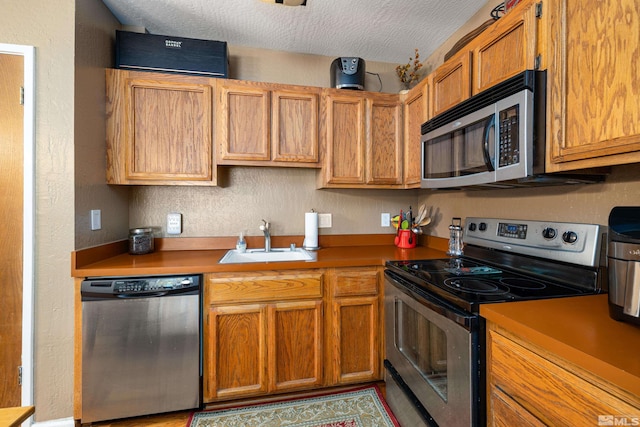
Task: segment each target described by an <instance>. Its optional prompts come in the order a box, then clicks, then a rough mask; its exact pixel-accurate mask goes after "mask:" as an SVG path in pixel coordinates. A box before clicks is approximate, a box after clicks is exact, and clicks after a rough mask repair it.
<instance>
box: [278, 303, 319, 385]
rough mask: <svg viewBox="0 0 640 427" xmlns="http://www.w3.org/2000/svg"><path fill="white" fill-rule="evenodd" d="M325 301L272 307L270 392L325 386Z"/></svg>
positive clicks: (283, 304)
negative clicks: (323, 378) (323, 374)
mask: <svg viewBox="0 0 640 427" xmlns="http://www.w3.org/2000/svg"><path fill="white" fill-rule="evenodd" d="M322 331H323V328H322V300H316V301H291V302H283V303H277V304H273V305H271V306H270V307H269V379H270V389H271V390H293V389H303V388H312V387H316V386H320V385H322Z"/></svg>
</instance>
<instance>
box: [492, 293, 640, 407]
mask: <svg viewBox="0 0 640 427" xmlns="http://www.w3.org/2000/svg"><path fill="white" fill-rule="evenodd" d="M608 310H609V309H608V305H607V295H606V294H600V295H590V296H579V297H571V298H556V299H548V300H536V301H522V302H512V303H502V304H485V305H483V306H481V308H480V315H481V316H482V317H484V318H485V319H487V320H489V321H491V322H493V323H495V324H497V325H498V326H500V327H502V328H504V329H506V330H507V331H509V332H511V333H513V334H515V335H517V336H519V337H521V338H522V339H524V340H525V341H528V342H531V343H532V344H535V345H537V346H539V347H542V348H543V349H545V350H547V351H549V352H551V353H553V354H555V355H557V356H559V357H560V358H562V359H564V360H566V361H568V362H570V363H572V364H574V365H576V366H578V367H580V368H582V369H585V370H586V371H588V372H590V373H591V374H593V375H596V376H598V377H600V378H602V379H604V380H606V381H609V382H611V383H613V384H615V385H616V386H618V387H620V388H622V389H623V390H626V391H628V392H629V393H631V394H633V395H635V396H637V397H638V401H640V327H638V326H634V325H630V324H627V323H622V322H618V321H615V320H613V319H611V318H610V317H609V311H608Z"/></svg>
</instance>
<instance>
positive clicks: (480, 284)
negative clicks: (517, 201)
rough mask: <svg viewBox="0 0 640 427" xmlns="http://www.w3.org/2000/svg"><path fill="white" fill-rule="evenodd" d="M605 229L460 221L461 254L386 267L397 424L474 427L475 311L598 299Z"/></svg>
mask: <svg viewBox="0 0 640 427" xmlns="http://www.w3.org/2000/svg"><path fill="white" fill-rule="evenodd" d="M604 234H605V227H602V226H599V225H595V224H575V223H561V222H550V221H526V220H511V219H508V220H507V219H496V218H475V217H473V218H467V219H466V221H465V226H464V238H463V241H464V255H462V256H458V257H450V258H443V259H431V260H420V261H389V262H387V264H386V270H385V278H386V280H385V328H386V332H385V333H386V359H385V368H386V372H385V380H386V382H387V399H388V400H389V404H390V406H391V408H392V410H394V413H395V414H396V415H398V416H399V419H400V422H401V424H402V425H411V426H419V425H428V426H438V425H439V426H442V427H444V426H446V427H455V426H483V425H485V422H486V414H485V406H486V399H485V367H484V365H485V346H484V339H485V337H484V335H485V330H484V320H483V319H482V318H481V317H480V316H479V314H478V313H479V311H480V305H481V304H494V303H501V302H506V301H525V300H532V299H543V298H561V297H569V296H579V295H592V294H596V293H601V292H604V291H606V282H605V280H606V274H605V273H604V271H603V270H604V267H603V266H604V265H605V255H604V253H603V248H604V245H603V242H606V238H605V235H604Z"/></svg>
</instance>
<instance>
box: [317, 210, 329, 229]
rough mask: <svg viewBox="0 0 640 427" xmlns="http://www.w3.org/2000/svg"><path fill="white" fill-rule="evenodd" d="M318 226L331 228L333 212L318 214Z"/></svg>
mask: <svg viewBox="0 0 640 427" xmlns="http://www.w3.org/2000/svg"><path fill="white" fill-rule="evenodd" d="M318 228H331V214H330V213H319V214H318Z"/></svg>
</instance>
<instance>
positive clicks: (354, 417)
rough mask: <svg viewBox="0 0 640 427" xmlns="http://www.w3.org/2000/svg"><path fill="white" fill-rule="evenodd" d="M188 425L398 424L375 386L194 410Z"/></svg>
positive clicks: (304, 426)
mask: <svg viewBox="0 0 640 427" xmlns="http://www.w3.org/2000/svg"><path fill="white" fill-rule="evenodd" d="M187 426H188V427H232V426H233V427H280V426H288V427H386V426H389V427H391V426H395V427H399V426H400V424H399V423H398V421H397V420H396V418H395V417H394V416H393V414H392V413H391V411H390V410H389V407H388V406H387V403H386V402H385V401H384V399H383V397H382V395H381V394H380V390H379V389H378V387H376V386H371V387H364V388H359V389H354V390H347V391H342V392H338V393H331V394H324V395H320V396H313V397H303V398H298V399H289V400H283V401H278V402H271V403H266V404H262V405H253V406H243V407H237V408H231V409H222V410H212V411H200V412H195V413H194V414H193V415H192V416H191V418H190V419H189V423H188V424H187Z"/></svg>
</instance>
